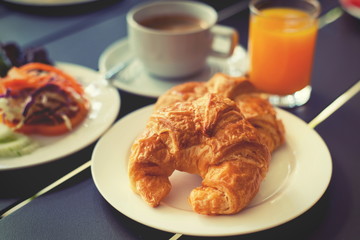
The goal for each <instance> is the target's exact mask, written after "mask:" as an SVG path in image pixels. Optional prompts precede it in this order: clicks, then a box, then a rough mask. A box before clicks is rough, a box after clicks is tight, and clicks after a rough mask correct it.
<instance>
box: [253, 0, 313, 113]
mask: <svg viewBox="0 0 360 240" xmlns="http://www.w3.org/2000/svg"><path fill="white" fill-rule="evenodd" d="M249 8H250V12H251V14H250V29H249V46H248V49H249V57H250V69H249V77H250V81H251V82H252V83H253V84H254V85H255V87H257V88H258V89H259V90H261V91H263V92H265V93H268V94H269V100H270V102H271V103H272V104H274V105H276V106H281V107H289V108H291V107H295V106H301V105H303V104H305V103H306V102H307V101H308V100H309V98H310V94H311V85H310V78H311V71H312V65H313V55H314V50H315V43H316V37H317V31H318V16H319V13H320V4H319V2H318V1H316V0H251V1H250V5H249Z"/></svg>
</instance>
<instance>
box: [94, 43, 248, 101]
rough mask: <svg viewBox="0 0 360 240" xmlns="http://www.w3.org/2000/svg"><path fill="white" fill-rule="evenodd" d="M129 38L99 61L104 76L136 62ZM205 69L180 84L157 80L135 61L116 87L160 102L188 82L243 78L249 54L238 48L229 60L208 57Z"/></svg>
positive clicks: (119, 78) (115, 83) (106, 50)
mask: <svg viewBox="0 0 360 240" xmlns="http://www.w3.org/2000/svg"><path fill="white" fill-rule="evenodd" d="M133 58H134V57H133V54H132V52H131V51H130V48H129V45H128V41H127V38H124V39H121V40H119V41H116V42H115V43H113V44H111V45H110V46H109V47H108V48H107V49H105V51H104V52H103V53H102V54H101V56H100V58H99V71H100V73H101V74H103V75H105V73H106V72H107V71H109V70H110V69H112V68H113V67H115V66H117V65H118V64H121V63H123V62H127V61H129V60H130V59H133ZM207 62H208V64H207V66H206V67H205V69H204V70H203V71H202V72H201V73H199V74H197V75H195V76H192V77H188V78H186V79H178V80H164V79H158V78H156V77H154V76H151V75H148V74H147V73H146V72H145V71H144V69H143V66H142V64H141V63H140V62H139V61H138V60H137V59H133V60H132V61H131V63H130V64H129V65H128V66H127V67H126V68H125V69H124V70H123V71H121V72H120V73H119V74H117V75H116V76H115V79H114V81H113V85H114V86H116V87H117V88H119V89H122V90H125V91H127V92H130V93H134V94H138V95H142V96H146V97H154V98H157V97H159V96H160V95H161V94H163V93H164V92H165V91H166V90H168V89H169V88H171V87H173V86H175V85H178V84H180V83H183V82H187V81H207V80H209V79H210V77H211V76H212V75H214V74H215V73H217V72H223V73H226V74H229V75H231V76H242V75H244V74H245V73H246V72H247V70H248V57H247V52H246V50H245V49H244V48H243V47H241V46H237V47H236V49H235V52H234V54H233V56H231V57H230V58H226V59H223V58H215V57H209V58H208V60H207Z"/></svg>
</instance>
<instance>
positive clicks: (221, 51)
mask: <svg viewBox="0 0 360 240" xmlns="http://www.w3.org/2000/svg"><path fill="white" fill-rule="evenodd" d="M211 33H212V34H213V44H212V49H211V52H210V55H211V56H214V57H220V58H227V57H230V56H231V55H232V54H233V52H234V49H235V47H236V46H237V45H238V42H239V33H238V32H237V31H236V29H234V28H232V27H228V26H224V25H215V26H213V27H212V28H211Z"/></svg>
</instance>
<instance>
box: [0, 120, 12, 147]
mask: <svg viewBox="0 0 360 240" xmlns="http://www.w3.org/2000/svg"><path fill="white" fill-rule="evenodd" d="M13 133H14V132H13V131H12V130H11V129H10V128H9V127H8V126H6V125H4V124H0V143H2V142H7V141H8V140H9V139H11V138H12V136H13Z"/></svg>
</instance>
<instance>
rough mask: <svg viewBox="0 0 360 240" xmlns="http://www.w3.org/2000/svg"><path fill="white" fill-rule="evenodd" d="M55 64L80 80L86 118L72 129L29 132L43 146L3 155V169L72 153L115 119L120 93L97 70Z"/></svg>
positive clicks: (94, 137)
mask: <svg viewBox="0 0 360 240" xmlns="http://www.w3.org/2000/svg"><path fill="white" fill-rule="evenodd" d="M56 67H58V68H60V69H61V70H63V71H64V72H66V73H68V74H69V75H72V76H73V77H75V78H76V80H77V81H78V82H79V83H81V85H82V86H83V88H84V90H85V94H86V96H87V97H88V98H89V100H90V111H89V113H88V116H87V118H86V119H85V120H84V121H83V122H82V123H81V124H80V125H79V126H77V127H76V128H74V129H73V130H72V131H70V132H68V133H66V134H62V135H59V136H51V137H48V136H40V135H28V136H29V137H30V138H31V139H32V140H33V141H35V142H37V143H38V144H39V145H40V146H39V148H37V149H36V150H35V151H33V152H32V153H30V154H27V155H23V156H19V157H3V158H0V170H9V169H16V168H24V167H30V166H34V165H38V164H43V163H47V162H50V161H53V160H56V159H59V158H62V157H65V156H67V155H69V154H72V153H74V152H76V151H78V150H81V149H82V148H85V147H86V146H88V145H90V144H91V143H93V142H94V141H95V140H97V139H98V138H99V137H100V136H101V135H102V134H103V133H104V132H105V131H106V130H107V129H108V128H109V127H110V126H111V125H112V123H113V122H114V121H115V119H116V117H117V115H118V113H119V111H120V96H119V93H118V91H117V90H116V88H114V87H111V86H109V84H107V82H106V81H105V80H104V79H102V78H101V76H100V75H99V73H98V72H96V71H95V70H92V69H90V68H86V67H83V66H79V65H75V64H71V63H58V64H56Z"/></svg>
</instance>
